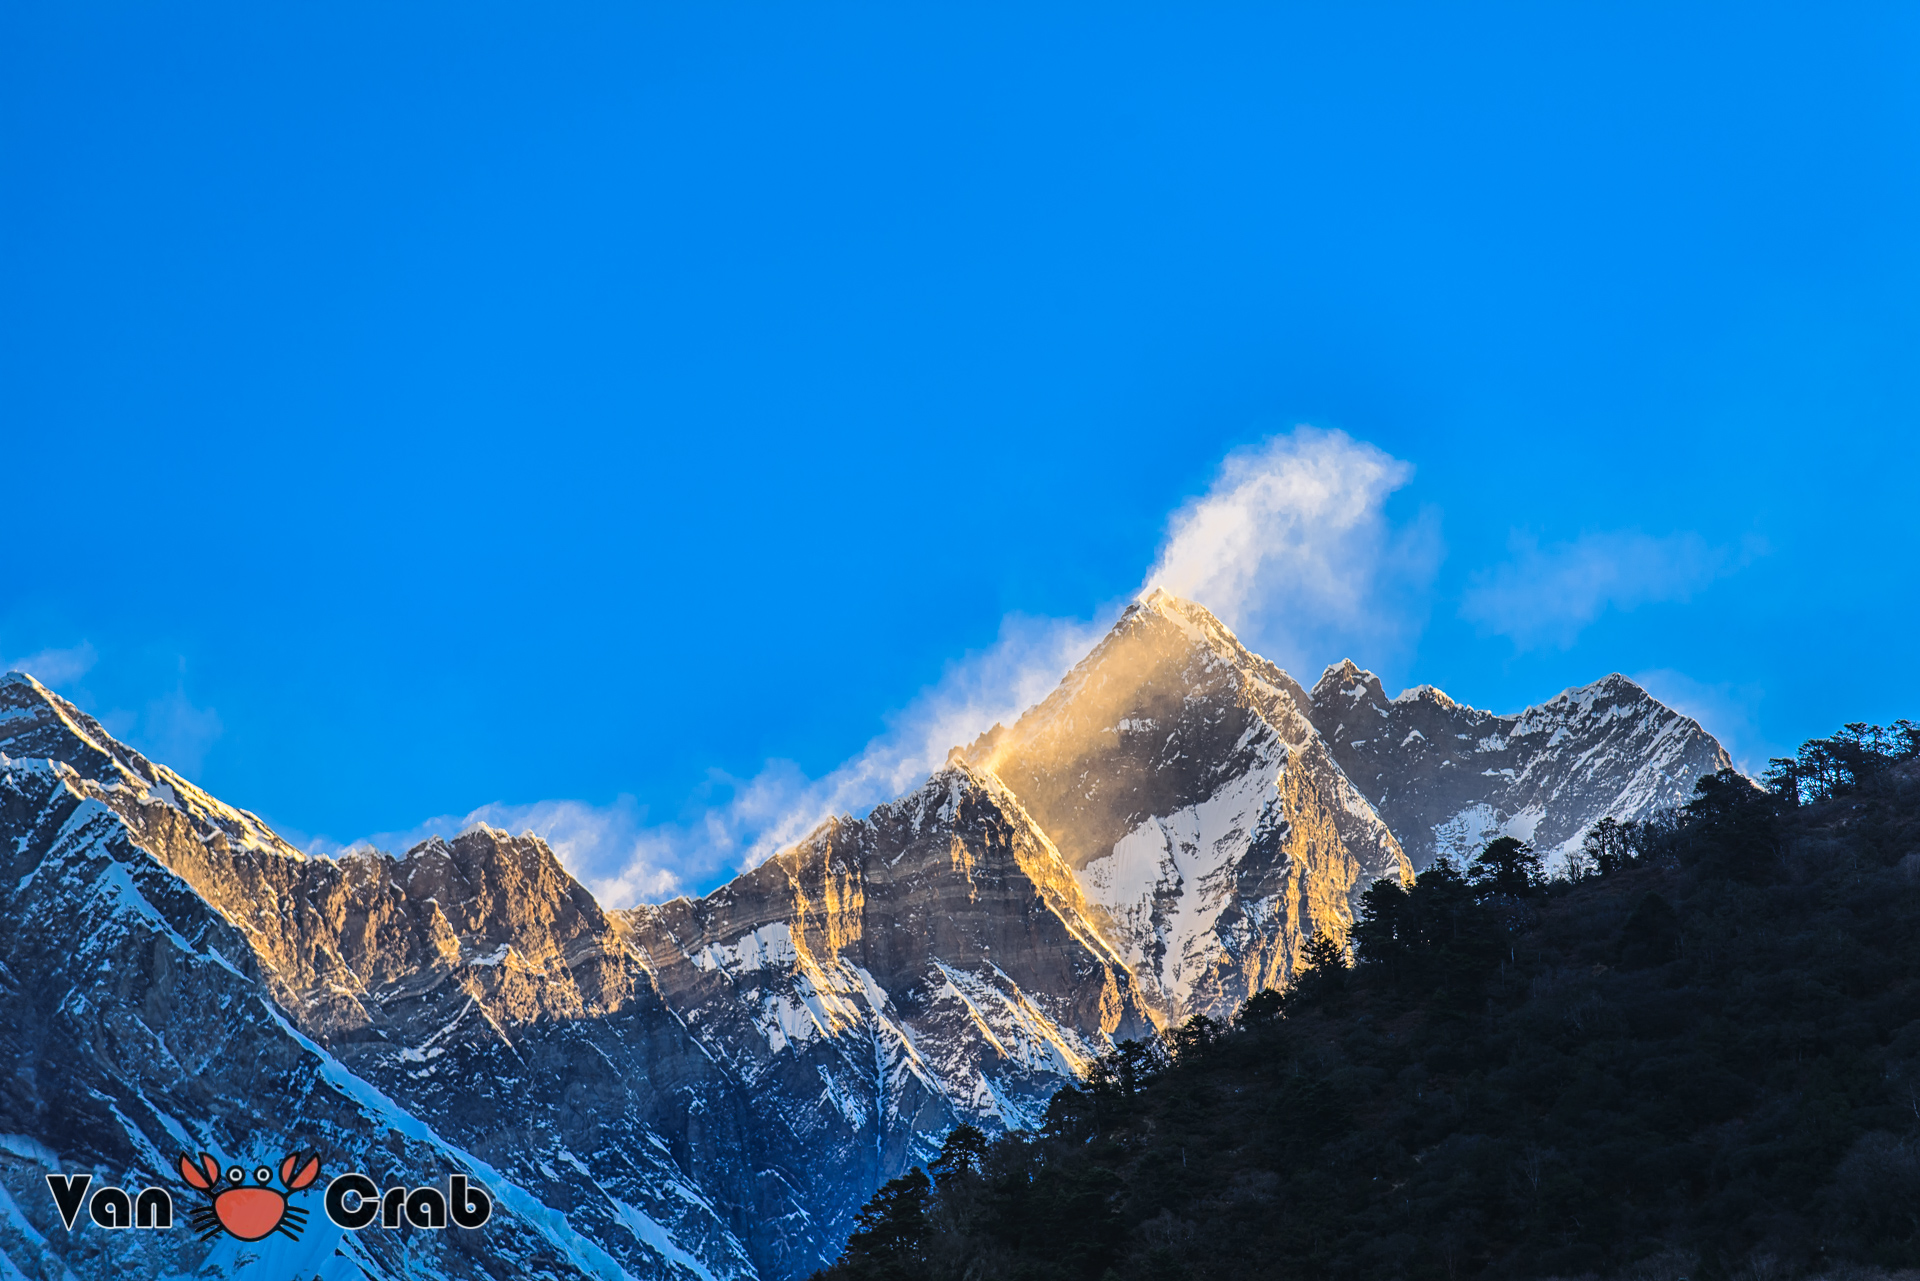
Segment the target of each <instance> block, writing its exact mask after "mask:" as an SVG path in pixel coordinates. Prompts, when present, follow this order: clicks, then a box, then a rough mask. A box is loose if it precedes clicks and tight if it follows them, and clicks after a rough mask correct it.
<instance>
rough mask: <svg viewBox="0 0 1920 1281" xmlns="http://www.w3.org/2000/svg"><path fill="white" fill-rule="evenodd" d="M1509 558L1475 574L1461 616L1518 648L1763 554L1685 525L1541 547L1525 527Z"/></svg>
mask: <svg viewBox="0 0 1920 1281" xmlns="http://www.w3.org/2000/svg"><path fill="white" fill-rule="evenodd" d="M1509 549H1510V550H1511V552H1512V553H1513V555H1512V559H1510V560H1508V561H1506V562H1505V563H1504V564H1501V565H1497V566H1494V567H1493V568H1491V569H1485V570H1481V571H1479V572H1477V573H1475V574H1474V575H1473V577H1472V579H1471V580H1470V582H1469V585H1468V587H1467V591H1466V594H1465V596H1464V597H1463V598H1462V601H1461V605H1460V616H1461V617H1462V618H1464V619H1466V620H1467V621H1468V622H1472V623H1477V624H1479V626H1480V628H1481V630H1482V631H1483V632H1485V633H1488V634H1492V635H1498V636H1506V637H1508V638H1510V639H1511V640H1512V641H1513V643H1514V644H1515V646H1517V647H1518V648H1520V649H1523V650H1525V649H1538V648H1540V647H1542V646H1545V645H1557V646H1559V647H1560V648H1562V649H1565V648H1567V647H1569V646H1571V645H1572V644H1573V642H1574V641H1575V640H1576V639H1578V638H1579V635H1580V633H1581V632H1582V631H1584V630H1585V629H1586V627H1587V625H1588V624H1590V623H1592V622H1593V621H1594V620H1595V619H1597V618H1599V617H1600V615H1601V614H1603V613H1605V612H1606V611H1607V610H1608V609H1609V608H1612V609H1621V610H1629V609H1634V608H1636V607H1638V606H1640V605H1646V604H1653V603H1657V602H1661V601H1685V600H1688V599H1690V598H1691V597H1692V596H1693V595H1694V593H1696V592H1698V591H1700V590H1701V589H1703V588H1705V587H1706V586H1707V585H1708V584H1710V583H1712V582H1713V581H1714V580H1715V579H1718V578H1721V577H1724V576H1725V575H1727V574H1731V573H1733V572H1734V571H1736V570H1738V569H1740V568H1742V567H1743V566H1745V565H1746V564H1747V563H1748V562H1749V561H1751V560H1752V559H1753V558H1754V557H1755V556H1758V555H1760V554H1762V553H1764V551H1765V550H1766V549H1765V545H1764V544H1763V543H1761V542H1760V541H1759V540H1758V539H1750V540H1748V541H1747V543H1745V544H1744V545H1743V546H1742V547H1740V548H1739V549H1735V548H1731V547H1716V546H1713V545H1711V544H1709V543H1708V542H1707V540H1706V539H1704V538H1702V537H1701V536H1700V535H1699V534H1696V533H1693V532H1691V531H1688V532H1682V533H1676V534H1668V535H1665V536H1663V537H1655V536H1653V535H1651V534H1645V533H1642V532H1641V531H1639V530H1637V529H1621V530H1607V531H1601V532H1596V533H1586V534H1582V535H1581V536H1580V537H1578V538H1576V539H1574V540H1572V541H1571V542H1561V543H1553V544H1550V545H1548V546H1545V547H1542V546H1541V545H1540V543H1539V541H1538V540H1537V539H1536V538H1535V537H1534V536H1533V535H1531V534H1527V533H1521V532H1516V533H1515V534H1514V535H1513V536H1512V538H1511V540H1510V541H1509Z"/></svg>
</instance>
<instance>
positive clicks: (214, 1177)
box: [200, 1152, 220, 1187]
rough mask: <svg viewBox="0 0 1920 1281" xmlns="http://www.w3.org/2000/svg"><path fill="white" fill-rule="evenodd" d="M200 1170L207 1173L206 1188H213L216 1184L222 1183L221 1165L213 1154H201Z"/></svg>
mask: <svg viewBox="0 0 1920 1281" xmlns="http://www.w3.org/2000/svg"><path fill="white" fill-rule="evenodd" d="M200 1168H201V1169H203V1170H205V1171H206V1172H207V1182H206V1184H205V1186H207V1187H212V1186H213V1185H214V1184H216V1183H218V1182H220V1163H219V1162H218V1161H216V1160H214V1159H213V1156H212V1154H210V1153H207V1152H202V1153H201V1154H200Z"/></svg>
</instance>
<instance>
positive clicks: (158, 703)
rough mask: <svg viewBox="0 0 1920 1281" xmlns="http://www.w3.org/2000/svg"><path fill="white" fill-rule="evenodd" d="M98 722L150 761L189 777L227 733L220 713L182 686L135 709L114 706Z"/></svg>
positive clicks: (197, 770)
mask: <svg viewBox="0 0 1920 1281" xmlns="http://www.w3.org/2000/svg"><path fill="white" fill-rule="evenodd" d="M100 723H101V724H103V725H105V726H106V727H107V730H108V732H109V733H111V734H112V735H113V736H114V737H115V738H117V739H120V740H121V741H122V742H125V743H130V744H132V745H133V746H134V747H135V748H137V749H139V751H140V753H141V754H142V755H144V756H145V757H146V758H147V759H148V760H150V761H157V762H159V763H160V764H162V765H166V766H169V767H170V768H172V769H175V770H178V771H179V772H180V773H181V774H184V775H186V776H188V777H189V778H191V777H192V776H194V775H196V774H198V773H199V772H200V767H201V765H203V764H205V762H206V759H207V752H208V750H209V749H210V748H212V746H213V745H214V743H215V742H217V741H218V740H219V738H220V736H221V735H222V734H224V733H226V726H225V725H224V724H222V723H221V720H220V713H218V712H216V711H214V710H213V709H212V708H211V707H196V706H194V704H193V701H192V700H191V699H189V698H188V697H187V691H186V689H185V687H184V686H175V687H174V690H173V692H172V693H171V694H166V695H164V696H162V697H160V698H156V699H154V700H153V701H151V702H149V703H148V704H147V705H146V706H145V707H144V708H142V709H141V710H140V711H138V712H129V711H125V710H121V709H115V710H113V711H110V712H105V713H102V714H101V716H100Z"/></svg>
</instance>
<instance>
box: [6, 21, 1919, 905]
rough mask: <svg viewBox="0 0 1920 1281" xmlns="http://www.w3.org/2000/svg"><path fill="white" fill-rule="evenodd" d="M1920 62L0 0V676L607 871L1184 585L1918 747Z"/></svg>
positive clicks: (1512, 31) (1115, 25)
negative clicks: (6, 671)
mask: <svg viewBox="0 0 1920 1281" xmlns="http://www.w3.org/2000/svg"><path fill="white" fill-rule="evenodd" d="M1916 54H1920V20H1916V18H1915V17H1914V12H1913V10H1912V9H1911V8H1908V9H1906V10H1904V11H1903V10H1901V9H1900V8H1897V7H1894V6H1879V7H1876V6H1860V7H1849V6H1799V7H1793V8H1786V7H1768V6H1754V5H1741V6H1737V7H1735V6H1725V7H1712V6H1705V5H1702V6H1685V7H1682V6H1674V5H1657V6H1632V5H1605V6H1601V5H1593V6H1573V5H1563V6H1521V5H1514V6H1485V7H1472V6H1453V7H1448V8H1446V9H1444V10H1442V9H1441V8H1440V7H1437V6H1411V5H1408V6H1391V7H1387V6H1381V7H1371V6H1339V7H1334V6H1318V7H1314V8H1308V7H1288V6H1260V7H1256V8H1240V7H1230V6H1215V5H1204V6H1201V5H1179V6H1174V5H1168V6H1162V7H1159V8H1150V7H1137V6H1127V7H1117V6H1102V7H1100V8H1098V9H1095V8H1093V7H1088V8H1084V9H1074V8H1060V7H1050V6H1044V5H1020V6H1007V7H1000V8H995V7H991V6H982V5H966V6H947V7H941V6H872V7H832V6H824V5H815V6H804V7H798V6H777V7H776V6H727V5H703V6H676V7H666V6H647V5H622V6H614V5H579V6H561V7H555V6H544V7H538V8H537V9H529V8H528V7H526V6H514V7H506V6H474V5H462V6H431V5H418V6H410V7H408V8H407V9H406V11H405V12H394V11H392V7H391V6H354V5H329V6H291V5H257V4H254V5H238V4H236V5H230V6H217V5H207V6H196V7H194V8H193V9H192V11H190V12H188V11H179V10H168V11H162V10H156V9H153V8H151V7H140V8H133V7H129V8H126V9H116V8H112V7H104V6H97V5H87V4H69V5H51V4H16V5H11V6H7V7H6V8H4V9H3V10H0V459H4V470H3V471H0V481H3V483H4V485H5V489H4V492H5V495H6V498H5V507H4V511H5V515H6V529H7V540H6V551H5V560H4V562H0V564H4V571H3V572H0V659H3V660H4V661H5V662H6V663H7V664H8V665H10V666H17V665H25V666H27V667H28V668H29V669H31V670H35V671H36V672H38V673H39V674H41V675H42V677H43V678H44V679H47V680H48V681H49V682H50V683H53V684H55V685H56V686H57V687H58V688H60V689H61V690H63V691H64V692H66V693H67V694H68V695H69V696H71V697H73V698H74V699H75V700H76V701H77V702H79V703H80V704H81V705H82V706H84V707H86V708H88V709H89V710H91V711H93V712H94V713H95V714H97V715H100V716H101V717H103V719H105V720H106V721H107V723H108V724H109V725H110V726H111V727H113V728H114V729H115V730H116V731H117V732H119V733H122V734H123V735H125V736H126V737H128V738H129V739H130V740H131V741H133V742H135V743H136V744H139V745H141V746H143V747H145V748H147V749H149V750H151V751H153V752H155V753H156V754H158V755H159V756H160V757H161V758H162V759H165V760H168V761H170V762H172V763H174V764H176V765H177V766H179V767H181V768H182V769H183V770H185V772H187V773H188V774H189V775H190V776H191V777H194V778H195V779H196V780H198V781H200V782H202V783H203V784H204V785H206V786H207V787H209V788H210V789H211V790H213V791H214V792H216V793H217V794H219V795H221V796H222V797H224V798H225V799H228V800H230V801H232V802H234V803H236V804H240V805H244V806H247V807H248V808H251V809H254V810H256V811H257V812H259V813H261V814H262V815H263V816H265V817H266V818H268V819H269V820H270V821H272V822H273V823H275V824H276V825H278V826H280V827H282V828H283V829H285V830H287V831H288V832H290V833H292V834H294V835H296V836H297V837H299V838H301V839H303V840H317V841H321V842H322V846H321V847H322V848H330V846H328V845H326V844H325V843H326V842H332V843H336V844H337V843H338V842H343V841H348V840H352V839H355V838H359V837H364V836H368V835H372V834H379V833H386V834H404V833H410V832H416V831H419V830H423V825H427V826H432V825H433V824H434V823H438V825H440V826H443V827H444V826H446V825H447V823H449V822H451V821H454V820H455V819H458V818H463V817H464V816H467V815H470V814H473V813H475V812H477V811H479V812H484V813H485V814H488V815H492V816H495V817H497V818H499V819H500V820H501V821H503V822H512V823H515V824H534V825H536V826H540V828H541V830H546V831H550V832H553V833H554V834H555V837H556V840H557V841H558V842H559V843H561V844H562V845H563V846H564V847H565V850H566V852H567V854H568V857H569V859H570V861H571V862H573V863H574V865H575V866H576V868H577V869H579V870H581V871H582V874H583V875H586V876H588V878H589V880H590V883H593V884H595V886H596V888H599V889H601V890H602V892H603V893H605V894H606V895H608V896H610V897H614V898H627V899H631V898H634V897H640V896H657V895H659V894H662V893H666V892H670V891H671V890H672V889H675V888H699V887H703V886H706V885H711V884H713V883H715V881H716V880H717V879H718V878H720V877H722V876H724V875H725V874H726V872H727V871H728V870H729V869H730V868H731V867H733V866H735V865H737V863H738V862H739V860H740V859H742V858H745V857H750V855H751V850H752V849H753V848H756V842H761V843H764V841H765V840H766V839H769V836H768V834H769V833H770V832H777V831H779V830H780V824H781V823H782V822H783V821H786V820H785V819H784V818H783V817H782V816H784V815H789V814H791V813H792V812H795V809H796V807H798V809H799V810H806V809H807V808H808V807H809V806H815V807H817V806H818V805H820V804H823V803H828V802H832V803H840V802H845V803H849V804H851V803H855V802H858V801H860V800H862V799H863V798H865V799H871V798H873V796H874V795H875V794H876V793H877V792H878V791H883V790H884V788H885V787H887V786H890V785H891V784H892V783H893V782H894V781H896V780H897V779H898V778H900V777H903V776H904V774H903V771H905V772H907V773H910V772H911V770H912V769H914V768H917V767H918V765H919V764H920V763H921V760H922V757H924V755H925V753H926V752H927V751H929V750H933V749H930V748H928V747H927V744H928V743H930V742H933V741H936V740H937V739H939V738H940V737H941V736H942V735H943V734H946V733H949V732H952V733H955V734H956V735H957V734H958V730H959V727H961V726H963V725H964V724H966V723H967V722H968V720H969V718H970V717H977V716H978V715H983V714H987V713H988V712H991V711H992V710H993V709H994V708H996V707H1002V706H1010V705H1013V704H1014V703H1016V702H1017V700H1018V698H1019V697H1021V696H1024V693H1025V692H1027V691H1030V690H1032V689H1034V688H1044V681H1045V679H1049V678H1050V677H1051V675H1052V674H1054V672H1053V670H1052V668H1051V667H1050V665H1051V664H1057V663H1059V662H1062V661H1064V659H1065V657H1066V656H1069V655H1070V654H1071V651H1072V648H1073V646H1074V645H1075V644H1078V643H1081V642H1083V641H1084V640H1085V639H1087V638H1088V637H1089V636H1090V635H1092V634H1093V633H1094V632H1095V631H1097V629H1098V627H1099V626H1100V625H1101V624H1103V623H1104V622H1105V621H1107V620H1109V619H1110V618H1111V617H1112V615H1113V613H1114V611H1115V610H1117V609H1118V608H1119V606H1120V605H1121V604H1122V603H1123V602H1124V601H1125V600H1126V599H1127V598H1129V597H1130V596H1131V595H1132V594H1133V593H1134V592H1135V591H1137V590H1138V589H1139V588H1140V587H1141V586H1142V585H1143V583H1145V582H1146V581H1148V579H1149V576H1150V574H1152V573H1154V572H1162V573H1163V574H1164V573H1172V574H1174V575H1175V576H1176V577H1177V578H1178V579H1179V583H1180V584H1181V585H1184V586H1185V587H1187V588H1188V589H1189V590H1190V591H1192V593H1193V594H1195V595H1196V596H1197V597H1198V598H1199V599H1201V600H1202V602H1203V603H1207V604H1211V605H1213V606H1214V607H1215V608H1217V609H1219V610H1221V612H1223V613H1225V614H1230V615H1232V616H1233V617H1232V618H1231V620H1230V621H1233V622H1234V623H1235V624H1236V626H1238V627H1239V628H1240V629H1241V631H1242V632H1243V634H1244V635H1246V637H1247V639H1248V640H1249V641H1250V642H1251V643H1253V644H1255V645H1256V647H1258V648H1261V649H1262V650H1263V651H1264V652H1268V653H1270V654H1271V655H1272V656H1274V657H1275V658H1277V659H1279V660H1280V661H1282V662H1284V663H1286V664H1287V665H1289V666H1290V667H1292V668H1293V669H1294V670H1296V673H1297V674H1300V675H1303V676H1305V677H1307V678H1309V679H1310V678H1311V676H1312V675H1313V674H1314V673H1315V672H1317V670H1318V668H1319V667H1320V665H1322V664H1324V663H1326V662H1329V661H1332V660H1334V659H1337V658H1339V657H1342V656H1344V655H1347V654H1351V655H1352V657H1354V658H1355V659H1356V660H1357V661H1359V662H1361V663H1363V664H1365V665H1368V666H1371V667H1373V668H1374V669H1376V670H1377V671H1379V672H1380V673H1381V675H1382V676H1383V678H1385V680H1386V681H1387V683H1388V685H1389V687H1390V688H1396V689H1397V688H1399V687H1400V686H1402V685H1406V684H1412V683H1417V682H1423V681H1424V682H1431V683H1434V684H1437V685H1439V686H1441V687H1442V688H1444V689H1446V690H1448V691H1449V692H1451V693H1453V694H1454V695H1455V696H1457V697H1460V698H1462V699H1465V700H1467V701H1470V702H1473V703H1476V704H1480V705H1483V706H1491V707H1494V708H1497V709H1501V710H1512V709H1515V708H1518V707H1520V706H1522V705H1524V704H1526V703H1529V702H1533V701H1538V700H1539V699H1541V698H1544V697H1547V696H1550V695H1552V694H1553V693H1555V692H1557V691H1558V690H1560V689H1562V688H1564V687H1566V686H1569V685H1574V684H1581V683H1585V682H1586V681H1589V680H1592V679H1594V678H1597V677H1598V676H1600V675H1603V674H1604V673H1606V672H1608V671H1613V670H1619V671H1624V672H1627V673H1629V674H1639V675H1642V676H1643V677H1644V678H1645V679H1646V680H1647V681H1648V682H1649V683H1650V684H1651V685H1653V686H1654V687H1656V689H1657V690H1658V691H1659V692H1662V693H1664V694H1666V695H1667V696H1669V697H1671V698H1673V699H1675V700H1676V701H1678V702H1680V703H1681V704H1682V705H1684V706H1687V707H1688V708H1689V709H1690V710H1695V711H1697V712H1698V713H1699V714H1700V715H1701V716H1702V717H1703V719H1705V720H1706V721H1707V723H1708V725H1709V728H1712V729H1714V730H1716V732H1719V733H1721V734H1722V735H1723V736H1724V737H1725V738H1726V739H1727V740H1728V742H1729V744H1730V746H1731V747H1732V748H1733V750H1734V751H1735V753H1736V755H1738V756H1740V757H1742V759H1745V760H1748V761H1750V762H1752V763H1754V764H1756V765H1757V764H1759V763H1761V762H1763V761H1764V758H1765V756H1766V755H1767V754H1768V753H1770V752H1777V751H1780V750H1783V749H1785V748H1787V747H1790V746H1791V745H1792V744H1794V743H1796V742H1798V741H1799V740H1801V739H1803V738H1805V737H1808V736H1811V735H1815V734H1821V733H1825V732H1828V731H1830V730H1831V729H1832V728H1833V727H1834V726H1836V725H1837V724H1839V723H1840V722H1842V721H1846V720H1855V719H1866V720H1880V721H1885V720H1889V719H1891V718H1894V717H1897V716H1916V717H1920V662H1917V661H1916V660H1917V659H1920V642H1917V641H1916V635H1917V634H1920V605H1917V604H1916V602H1920V590H1917V589H1920V555H1916V553H1917V552H1920V546H1916V544H1917V543H1920V538H1917V537H1916V534H1915V521H1914V511H1915V506H1916V505H1915V502H1914V498H1913V493H1914V484H1915V476H1916V464H1920V445H1916V443H1915V432H1914V428H1915V426H1916V411H1917V410H1920V370H1917V369H1916V353H1917V352H1920V253H1917V251H1920V233H1917V232H1916V228H1920V207H1917V206H1920V200H1917V199H1916V195H1917V194H1920V193H1917V192H1916V179H1917V178H1920V163H1916V162H1917V161H1920V154H1917V153H1920V145H1917V144H1920V84H1917V82H1916V72H1915V70H1914V68H1915V67H1916V66H1920V60H1916ZM1302 424H1305V425H1307V429H1306V430H1304V431H1300V430H1296V429H1297V428H1298V427H1299V426H1300V425H1302ZM1235 530H1238V531H1240V532H1239V533H1235V532H1234V531H1235ZM1183 531H1184V532H1183ZM1183 537H1184V539H1185V541H1182V538H1183ZM1209 593H1210V594H1212V596H1213V599H1211V600H1210V599H1208V595H1209ZM1036 682H1039V684H1038V685H1036ZM976 728H978V727H976ZM484 807H492V808H484Z"/></svg>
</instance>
